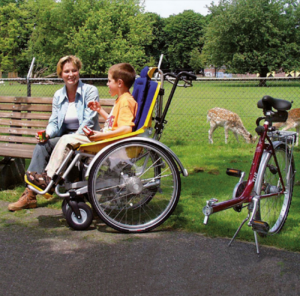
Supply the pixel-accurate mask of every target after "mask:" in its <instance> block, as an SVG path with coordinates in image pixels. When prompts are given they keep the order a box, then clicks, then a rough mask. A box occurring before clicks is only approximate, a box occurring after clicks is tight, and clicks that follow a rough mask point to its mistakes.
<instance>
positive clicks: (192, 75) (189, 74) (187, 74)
mask: <svg viewBox="0 0 300 296" xmlns="http://www.w3.org/2000/svg"><path fill="white" fill-rule="evenodd" d="M181 73H182V74H183V75H186V76H189V77H190V78H191V80H197V76H196V75H195V74H192V73H189V72H181Z"/></svg>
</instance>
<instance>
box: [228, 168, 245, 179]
mask: <svg viewBox="0 0 300 296" xmlns="http://www.w3.org/2000/svg"><path fill="white" fill-rule="evenodd" d="M242 173H243V172H242V171H240V170H236V169H229V168H228V169H227V170H226V174H227V175H228V176H233V177H238V178H240V177H241V176H242Z"/></svg>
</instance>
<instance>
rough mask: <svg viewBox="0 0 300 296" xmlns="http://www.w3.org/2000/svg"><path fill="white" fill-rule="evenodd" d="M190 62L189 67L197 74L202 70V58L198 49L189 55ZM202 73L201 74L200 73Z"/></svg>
mask: <svg viewBox="0 0 300 296" xmlns="http://www.w3.org/2000/svg"><path fill="white" fill-rule="evenodd" d="M190 56H191V58H190V62H189V65H190V66H191V67H192V69H193V70H194V71H195V72H196V73H199V71H200V70H202V69H203V68H204V63H203V61H202V56H201V53H200V51H199V49H198V48H194V49H193V50H192V51H191V53H190ZM202 73H203V72H202Z"/></svg>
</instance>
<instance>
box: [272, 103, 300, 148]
mask: <svg viewBox="0 0 300 296" xmlns="http://www.w3.org/2000/svg"><path fill="white" fill-rule="evenodd" d="M273 126H275V127H276V128H277V129H278V128H282V127H283V129H282V130H283V131H287V130H289V129H291V128H295V129H296V132H297V134H298V135H297V140H296V144H295V145H296V146H298V144H299V143H298V136H299V132H300V108H295V109H292V110H290V111H289V115H288V119H287V121H286V122H276V123H273Z"/></svg>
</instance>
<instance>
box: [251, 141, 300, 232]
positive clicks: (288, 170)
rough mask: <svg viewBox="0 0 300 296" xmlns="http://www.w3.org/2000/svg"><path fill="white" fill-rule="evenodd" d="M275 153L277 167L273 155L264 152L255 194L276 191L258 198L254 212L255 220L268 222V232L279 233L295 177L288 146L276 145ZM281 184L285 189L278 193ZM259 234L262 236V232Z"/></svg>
mask: <svg viewBox="0 0 300 296" xmlns="http://www.w3.org/2000/svg"><path fill="white" fill-rule="evenodd" d="M275 154H276V158H277V162H278V167H277V165H276V162H275V158H274V155H273V154H271V153H267V152H266V154H264V156H265V158H264V157H263V163H262V164H261V167H260V169H259V172H258V177H257V179H258V181H259V185H258V188H257V194H259V195H267V194H272V193H278V194H277V195H273V196H271V197H268V198H262V199H260V202H259V209H258V212H257V214H256V219H257V220H261V221H264V222H267V223H268V224H269V227H270V228H269V232H268V234H276V233H279V232H280V231H281V229H282V227H283V225H284V223H285V221H286V219H287V216H288V212H289V209H290V205H291V201H292V195H293V187H294V178H295V164H294V158H293V157H292V155H291V153H290V149H289V147H288V146H286V145H284V144H282V145H280V146H277V147H276V148H275ZM279 171H280V172H281V175H282V180H283V184H282V182H281V180H280V175H279ZM283 186H284V187H285V191H284V192H283V193H280V192H281V191H282V188H283ZM259 234H260V233H259ZM260 235H261V236H264V235H263V234H260Z"/></svg>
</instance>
